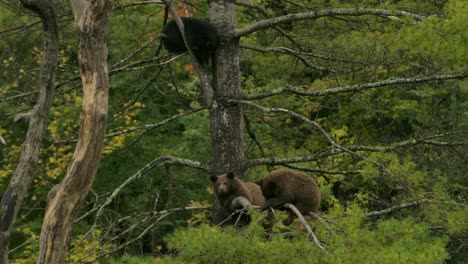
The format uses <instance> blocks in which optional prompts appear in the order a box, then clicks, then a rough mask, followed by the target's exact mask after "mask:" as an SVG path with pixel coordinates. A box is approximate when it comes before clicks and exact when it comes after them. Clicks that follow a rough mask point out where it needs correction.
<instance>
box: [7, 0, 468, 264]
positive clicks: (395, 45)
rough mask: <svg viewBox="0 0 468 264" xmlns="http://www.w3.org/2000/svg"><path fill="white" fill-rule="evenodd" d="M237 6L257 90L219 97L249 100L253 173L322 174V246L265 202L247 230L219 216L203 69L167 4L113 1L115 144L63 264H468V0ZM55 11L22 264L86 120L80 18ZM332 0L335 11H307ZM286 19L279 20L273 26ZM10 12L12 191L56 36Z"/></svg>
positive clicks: (249, 74)
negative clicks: (172, 37) (49, 82)
mask: <svg viewBox="0 0 468 264" xmlns="http://www.w3.org/2000/svg"><path fill="white" fill-rule="evenodd" d="M228 2H229V1H228ZM231 2H232V3H231ZM231 2H229V3H231V4H233V5H234V3H235V4H236V5H237V8H236V15H237V24H238V25H237V26H238V28H239V30H238V31H237V32H236V33H235V34H237V35H236V36H237V37H240V41H239V47H240V49H239V53H238V54H234V56H235V58H236V61H237V62H238V63H239V66H240V67H239V69H240V72H239V76H238V78H239V80H240V87H241V89H242V90H243V93H244V94H245V96H244V97H242V98H228V99H226V98H223V97H222V96H219V97H216V92H215V97H214V98H215V101H216V100H219V102H220V103H219V104H224V103H225V104H227V108H228V107H229V105H230V104H231V105H232V104H234V105H242V106H241V107H240V108H233V109H241V110H235V111H238V112H239V111H242V116H243V117H244V121H243V122H242V124H243V125H242V129H243V130H242V133H243V134H242V136H243V142H242V146H243V150H244V155H245V156H246V158H247V160H248V162H247V163H246V164H247V165H245V166H244V167H243V168H244V169H243V171H242V174H243V175H241V176H243V177H244V179H245V180H247V181H255V180H258V179H261V178H262V177H264V176H265V175H266V174H267V173H268V171H269V170H271V169H274V168H285V167H286V168H289V169H291V170H299V171H303V172H304V173H306V174H307V175H310V176H311V177H313V178H314V179H315V180H316V181H317V183H318V184H319V186H320V190H321V195H322V204H321V209H320V217H321V218H320V220H314V221H311V225H313V226H315V233H316V235H317V237H318V238H319V240H320V241H321V243H322V244H323V245H324V247H325V249H326V250H321V249H320V248H318V247H317V246H316V245H315V244H314V243H313V242H312V241H311V240H310V238H308V237H307V232H306V231H304V230H303V228H302V227H301V226H300V224H297V225H291V226H289V227H285V226H282V225H280V224H278V225H276V226H275V232H278V233H282V232H292V234H294V237H293V238H291V239H284V238H282V236H274V237H273V238H272V239H271V240H266V239H265V235H264V230H263V228H262V227H261V222H262V221H263V219H264V216H262V215H261V214H260V213H258V212H251V213H252V218H253V220H252V223H251V224H250V225H249V226H248V227H246V228H245V229H243V230H240V231H239V230H235V229H233V228H230V227H227V228H224V229H221V228H220V227H218V226H217V225H216V224H214V223H213V221H212V214H211V211H210V210H209V209H210V208H211V205H212V204H213V202H214V199H213V194H212V184H211V182H210V180H209V175H210V172H213V170H212V169H211V168H212V167H213V166H214V165H213V162H214V161H216V160H219V159H218V156H220V155H225V153H222V154H220V153H215V152H214V148H213V147H212V146H213V144H224V143H223V142H214V141H213V137H212V133H213V131H212V130H210V128H213V123H212V122H214V121H213V119H210V116H211V115H210V114H211V113H212V112H210V111H209V110H207V109H206V106H204V105H203V103H201V102H202V100H201V99H200V98H201V95H200V81H199V80H200V79H199V76H198V75H197V74H196V68H195V67H194V65H193V63H192V61H191V58H190V57H189V56H179V57H176V58H174V57H175V56H174V55H173V54H167V52H165V51H164V50H163V49H162V48H161V47H160V41H159V34H160V32H161V30H162V28H163V24H164V20H165V6H164V4H163V3H162V2H160V1H142V2H138V1H117V2H114V6H113V11H112V15H111V19H110V22H109V38H108V61H107V63H108V67H109V77H110V84H111V87H110V89H109V112H108V119H107V131H106V136H105V148H104V152H103V157H102V160H101V163H100V166H99V170H98V172H97V175H96V178H95V181H94V184H93V186H92V190H91V193H90V194H89V195H88V196H87V198H86V201H85V204H84V206H83V207H82V209H81V211H80V213H79V214H78V218H77V219H76V222H75V225H74V226H73V235H72V238H71V240H70V243H69V246H68V256H67V257H66V262H67V263H159V262H163V263H171V262H173V261H175V262H178V263H179V262H187V263H211V262H213V263H215V262H216V263H259V262H258V261H259V260H262V261H263V260H264V261H265V262H264V263H299V261H301V260H302V261H303V260H304V259H305V260H306V263H319V262H320V263H322V262H323V263H444V262H447V263H466V262H465V261H466V259H468V253H467V252H468V249H467V247H468V206H467V198H468V197H467V191H468V166H467V165H466V164H467V162H468V155H467V153H468V150H467V144H468V141H467V134H468V101H467V97H468V79H467V78H466V77H468V63H467V62H468V31H467V30H466V29H467V27H468V22H467V21H468V3H467V2H466V1H464V0H448V1H445V0H414V1H409V0H401V1H398V0H395V1H375V0H374V1H370V0H367V1H325V0H309V1H307V0H304V1H300V0H298V1H275V0H252V1H231ZM175 4H176V7H177V11H178V14H179V15H180V16H194V17H198V18H206V19H209V17H210V16H211V17H212V16H213V14H209V12H210V8H209V6H208V3H207V2H206V1H183V2H182V1H181V2H177V3H175ZM55 6H56V11H57V18H58V26H59V57H58V68H57V78H56V82H55V84H56V85H55V86H56V92H55V97H54V100H53V105H52V108H51V112H50V117H49V122H48V127H47V130H46V133H45V137H44V140H43V142H42V145H41V149H40V154H39V160H38V168H37V169H36V170H35V172H34V180H33V183H32V186H31V188H30V190H29V192H28V194H27V197H26V199H25V201H24V203H23V204H22V206H21V208H20V211H19V213H18V216H17V218H16V222H15V227H14V232H13V233H12V235H11V239H10V253H9V258H10V261H11V263H33V262H35V261H36V258H37V252H38V248H39V235H40V233H41V225H42V220H43V218H44V211H45V207H46V205H47V194H48V193H49V191H50V189H51V188H52V187H53V186H54V185H56V184H58V183H59V182H60V181H61V179H62V178H63V177H64V175H65V174H66V171H67V167H68V164H69V162H70V159H71V157H72V154H73V151H74V148H75V143H76V141H77V136H78V130H79V125H80V122H79V121H80V111H81V103H82V100H83V93H82V89H81V82H80V78H79V68H78V62H77V54H78V46H77V44H76V43H77V37H76V32H75V25H74V22H73V15H72V11H71V7H70V4H69V2H68V1H61V0H60V1H55ZM357 8H365V9H368V10H371V9H372V10H385V11H386V12H387V13H382V12H375V13H371V12H368V13H367V14H364V13H362V12H361V13H359V12H358V13H356V12H357V11H359V10H360V9H357ZM325 10H335V11H337V10H340V12H330V13H326V12H324V14H323V15H320V16H317V15H316V16H310V17H306V18H296V17H294V14H296V13H304V12H310V13H314V12H315V13H319V12H322V11H325ZM341 11H342V12H341ZM346 11H348V12H346ZM402 11H404V12H402ZM274 17H282V18H284V20H283V21H276V22H275V21H272V20H268V19H270V18H274ZM0 21H1V28H0V56H1V61H0V63H1V68H0V70H1V79H0V136H1V139H3V140H4V141H5V142H0V193H1V194H3V193H4V192H5V190H6V188H7V186H8V183H9V181H10V178H11V176H12V174H13V172H14V171H15V169H16V167H17V165H18V160H19V159H20V154H21V150H22V144H23V142H24V139H25V135H26V131H27V128H28V126H27V125H26V123H24V122H22V121H17V122H14V119H15V116H17V115H18V114H19V113H23V112H27V111H29V110H30V109H31V108H32V107H33V106H34V104H35V102H36V97H37V95H38V90H37V87H36V83H37V82H38V76H39V69H40V66H41V63H42V61H41V60H42V58H43V57H42V54H43V51H42V37H43V31H42V26H41V23H40V20H39V18H38V17H37V15H35V14H34V13H33V12H31V11H30V10H28V9H26V8H24V7H23V6H22V5H21V3H20V2H19V1H7V0H6V1H2V2H1V4H0ZM258 21H266V22H267V24H268V25H267V26H263V25H260V24H255V22H258ZM280 22H281V23H280ZM251 25H254V26H253V27H250V26H251ZM255 26H256V27H257V28H255ZM233 34H234V33H233ZM173 58H174V59H173ZM208 72H211V68H210V69H209V70H208ZM210 78H211V76H210ZM223 99H224V101H223ZM238 99H240V100H238ZM225 101H227V102H225ZM3 140H2V141H3ZM214 171H217V170H214ZM278 217H279V218H282V217H285V215H284V214H282V213H279V216H278ZM301 263H302V262H301Z"/></svg>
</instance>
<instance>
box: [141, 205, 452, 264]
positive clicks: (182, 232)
mask: <svg viewBox="0 0 468 264" xmlns="http://www.w3.org/2000/svg"><path fill="white" fill-rule="evenodd" d="M338 211H339V212H338ZM337 213H338V214H341V217H340V219H335V220H337V223H335V225H336V228H335V230H337V232H336V233H334V234H332V235H331V236H329V235H328V234H327V230H326V228H325V227H324V226H319V227H318V228H317V230H316V233H317V234H318V236H319V238H320V239H322V240H326V249H327V251H328V252H329V253H326V252H324V251H321V250H320V249H319V248H318V247H317V246H316V245H315V244H314V243H313V242H312V241H311V240H309V239H306V238H305V236H306V235H305V234H304V233H303V232H297V230H294V228H292V229H293V233H294V234H295V237H294V238H293V239H290V240H287V239H284V238H282V237H281V235H280V234H278V235H275V236H274V237H273V238H272V239H271V240H269V241H268V240H266V239H265V233H264V230H263V228H262V227H261V226H260V225H259V224H257V223H253V224H251V225H249V226H248V227H247V228H246V229H244V230H241V231H238V230H235V229H233V228H226V229H219V228H218V227H213V226H209V225H203V226H200V227H198V228H190V229H179V230H177V231H176V232H174V233H173V234H171V235H170V236H168V237H167V239H166V240H167V241H168V245H169V247H170V248H171V249H172V250H173V251H174V257H166V258H164V259H163V260H154V261H153V262H148V263H258V261H259V260H261V261H262V262H264V263H376V262H378V263H400V262H402V263H442V262H443V261H444V260H446V259H447V258H448V254H447V252H446V250H445V245H446V243H447V239H446V238H444V237H439V238H437V237H432V236H431V235H429V233H428V230H429V226H428V225H426V224H422V223H418V222H417V221H415V220H413V219H411V218H406V219H402V220H396V219H388V220H381V221H378V223H377V224H374V223H372V222H370V223H367V221H366V219H365V217H364V214H363V213H362V210H360V209H359V208H358V207H352V208H349V209H347V210H342V209H335V210H333V212H332V213H330V215H334V214H337ZM256 220H258V218H254V221H256ZM293 226H294V225H293Z"/></svg>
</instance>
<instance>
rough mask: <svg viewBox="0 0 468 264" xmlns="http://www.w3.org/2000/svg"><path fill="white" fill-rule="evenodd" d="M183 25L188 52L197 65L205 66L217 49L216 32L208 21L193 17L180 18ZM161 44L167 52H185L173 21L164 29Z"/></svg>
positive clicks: (183, 44)
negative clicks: (191, 54) (195, 59)
mask: <svg viewBox="0 0 468 264" xmlns="http://www.w3.org/2000/svg"><path fill="white" fill-rule="evenodd" d="M181 19H182V22H183V24H184V32H185V38H186V40H187V44H188V46H189V47H190V50H192V52H193V53H194V55H195V57H196V58H197V61H198V63H200V64H201V65H206V64H207V63H208V62H209V60H210V58H211V56H212V55H213V54H214V52H215V51H216V48H217V47H218V32H217V30H216V28H215V27H214V26H213V25H212V24H211V23H210V22H208V21H206V20H204V19H199V18H193V17H181ZM161 38H162V43H163V45H164V47H165V48H166V49H167V50H168V51H169V52H174V53H183V52H186V51H187V47H186V46H185V43H184V40H183V38H182V34H180V30H179V28H178V27H177V23H176V22H175V20H171V21H169V22H168V23H167V24H166V26H165V27H164V29H163V31H162V34H161Z"/></svg>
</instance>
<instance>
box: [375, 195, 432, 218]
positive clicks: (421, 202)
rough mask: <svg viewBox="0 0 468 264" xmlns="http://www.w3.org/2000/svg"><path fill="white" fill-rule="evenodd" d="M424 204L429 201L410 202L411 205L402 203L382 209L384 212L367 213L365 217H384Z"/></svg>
mask: <svg viewBox="0 0 468 264" xmlns="http://www.w3.org/2000/svg"><path fill="white" fill-rule="evenodd" d="M425 202H430V201H429V199H421V200H419V201H414V202H411V203H403V204H399V205H395V206H392V207H390V208H387V209H384V210H381V211H373V212H369V213H367V214H366V216H367V217H372V216H380V215H384V214H390V213H392V212H393V211H396V210H400V209H403V208H408V207H413V206H418V205H421V204H423V203H425Z"/></svg>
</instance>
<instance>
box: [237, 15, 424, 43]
mask: <svg viewBox="0 0 468 264" xmlns="http://www.w3.org/2000/svg"><path fill="white" fill-rule="evenodd" d="M365 15H374V16H381V17H387V18H389V17H395V16H401V17H411V18H413V19H415V20H423V19H425V18H426V17H425V16H422V15H418V14H414V13H410V12H406V11H400V10H397V11H389V10H385V9H368V8H354V9H352V8H337V9H325V10H319V11H310V12H306V13H296V14H289V15H284V16H279V17H275V18H272V19H266V20H262V21H258V22H256V23H253V24H251V25H249V26H246V27H244V28H241V29H238V30H236V34H235V35H236V37H242V36H245V35H248V34H251V33H253V32H255V31H258V30H261V29H265V28H269V27H272V26H275V25H278V24H282V23H286V22H291V21H297V20H305V19H316V18H320V17H335V16H365Z"/></svg>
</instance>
